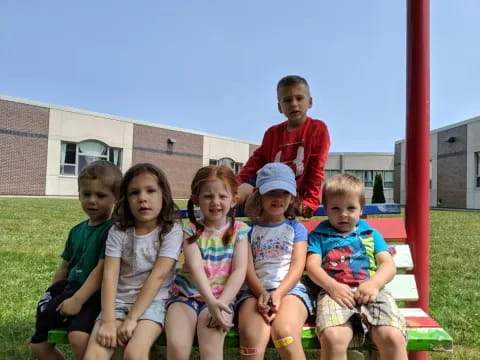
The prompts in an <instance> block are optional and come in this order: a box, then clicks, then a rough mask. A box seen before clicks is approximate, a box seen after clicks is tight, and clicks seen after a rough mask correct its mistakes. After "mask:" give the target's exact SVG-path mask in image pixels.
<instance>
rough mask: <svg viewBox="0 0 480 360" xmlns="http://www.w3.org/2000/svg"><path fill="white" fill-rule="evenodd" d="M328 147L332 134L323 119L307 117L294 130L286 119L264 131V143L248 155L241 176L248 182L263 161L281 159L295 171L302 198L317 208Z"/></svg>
mask: <svg viewBox="0 0 480 360" xmlns="http://www.w3.org/2000/svg"><path fill="white" fill-rule="evenodd" d="M329 148H330V137H329V134H328V129H327V126H326V125H325V123H324V122H323V121H321V120H315V119H312V118H309V117H307V119H306V120H305V123H304V124H303V125H302V126H300V127H299V128H297V129H294V130H292V131H288V130H287V121H285V122H283V123H281V124H278V125H274V126H272V127H270V128H269V129H268V130H267V131H266V132H265V135H264V136H263V140H262V144H261V145H260V147H259V148H257V149H256V150H255V152H254V153H253V154H252V156H251V157H250V158H249V159H248V161H247V163H246V164H245V166H244V167H243V168H242V170H241V171H240V174H239V175H238V179H239V181H240V182H245V181H247V180H249V179H251V178H253V177H255V176H256V175H257V171H258V170H259V169H260V168H262V167H263V165H265V164H267V163H270V162H282V163H284V164H287V165H288V166H290V167H291V168H292V170H293V172H294V173H295V178H296V181H297V193H298V195H299V197H300V201H301V202H302V203H303V204H305V205H306V206H308V207H309V208H311V209H314V210H316V209H317V208H318V206H319V205H320V195H321V191H322V182H323V179H324V178H325V170H324V168H325V164H326V162H327V157H328V150H329Z"/></svg>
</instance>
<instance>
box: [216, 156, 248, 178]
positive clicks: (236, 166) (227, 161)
mask: <svg viewBox="0 0 480 360" xmlns="http://www.w3.org/2000/svg"><path fill="white" fill-rule="evenodd" d="M209 164H210V165H218V166H221V165H225V166H228V167H229V168H230V169H232V170H233V172H234V173H235V175H238V173H239V172H240V170H241V169H242V166H243V163H240V162H236V161H235V160H233V159H231V158H228V157H224V158H221V159H219V160H215V159H210V161H209Z"/></svg>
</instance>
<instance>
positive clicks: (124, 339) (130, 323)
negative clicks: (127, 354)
mask: <svg viewBox="0 0 480 360" xmlns="http://www.w3.org/2000/svg"><path fill="white" fill-rule="evenodd" d="M137 324H138V322H137V320H133V319H130V318H129V317H128V316H127V317H126V318H125V320H124V321H123V323H122V325H120V327H119V328H118V329H117V337H118V339H117V342H118V345H120V346H125V345H126V344H127V343H128V340H130V338H131V337H132V336H133V332H134V331H135V329H136V328H137Z"/></svg>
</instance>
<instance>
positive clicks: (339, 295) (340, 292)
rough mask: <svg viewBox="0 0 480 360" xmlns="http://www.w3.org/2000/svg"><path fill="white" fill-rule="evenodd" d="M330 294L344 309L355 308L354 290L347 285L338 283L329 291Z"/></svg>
mask: <svg viewBox="0 0 480 360" xmlns="http://www.w3.org/2000/svg"><path fill="white" fill-rule="evenodd" d="M328 294H329V295H330V297H331V298H332V299H333V300H335V301H336V302H337V303H338V304H340V305H341V306H343V307H347V308H350V309H352V308H353V307H354V306H355V298H354V295H353V292H352V289H351V288H350V286H348V285H346V284H343V283H339V282H337V283H336V284H335V285H333V287H332V288H331V289H329V292H328Z"/></svg>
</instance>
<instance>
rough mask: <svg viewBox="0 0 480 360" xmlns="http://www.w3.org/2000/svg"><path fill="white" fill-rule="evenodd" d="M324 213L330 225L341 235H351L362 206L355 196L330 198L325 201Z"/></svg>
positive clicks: (347, 195)
mask: <svg viewBox="0 0 480 360" xmlns="http://www.w3.org/2000/svg"><path fill="white" fill-rule="evenodd" d="M327 200H328V201H327V204H326V205H325V213H326V214H327V216H328V221H330V225H332V227H333V228H334V229H335V230H336V231H338V232H339V233H340V234H342V235H346V234H349V233H351V232H352V231H353V230H354V229H355V226H356V225H357V223H358V220H359V219H360V216H361V215H362V206H361V205H360V201H359V199H358V196H357V195H356V194H346V195H338V196H332V197H329V198H328V199H327Z"/></svg>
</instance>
